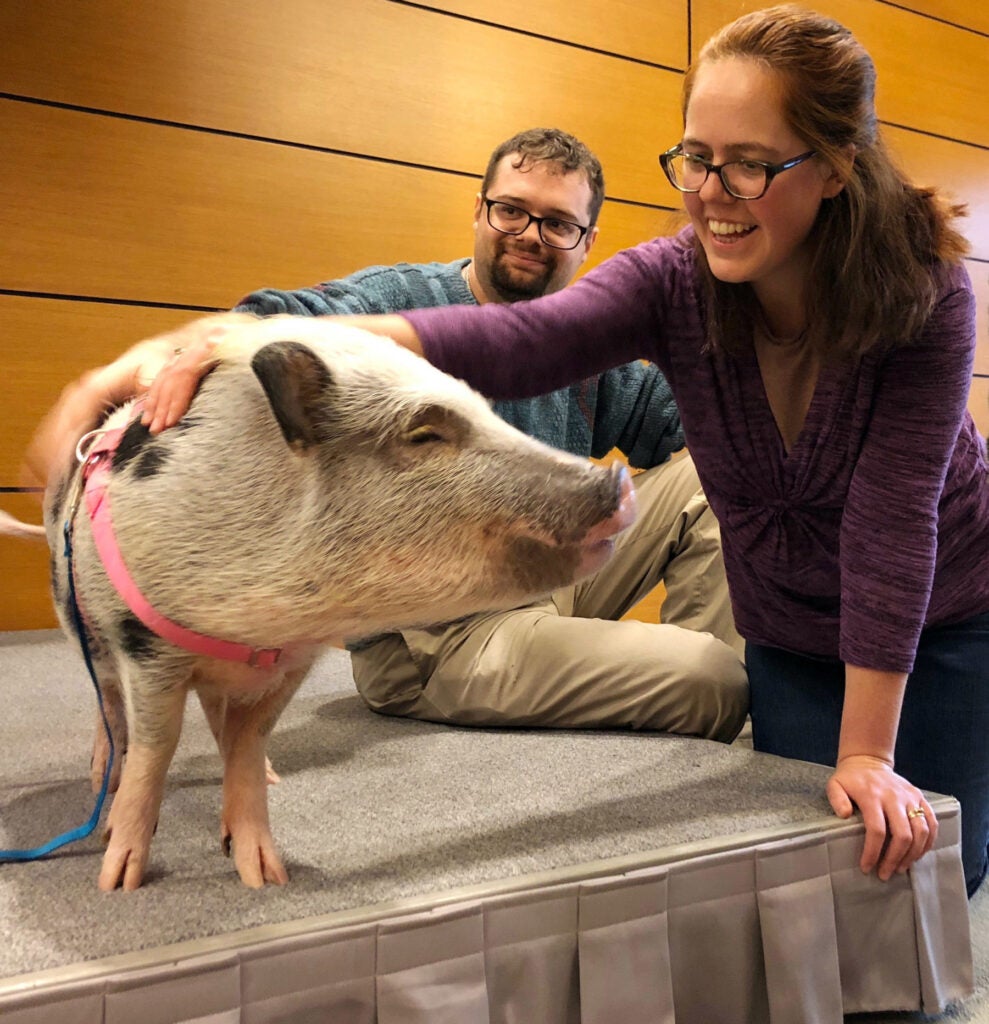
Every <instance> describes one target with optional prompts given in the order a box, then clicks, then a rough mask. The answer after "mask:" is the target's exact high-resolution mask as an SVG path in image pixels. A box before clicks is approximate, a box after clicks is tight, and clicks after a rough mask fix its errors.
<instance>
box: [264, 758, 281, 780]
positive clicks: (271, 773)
mask: <svg viewBox="0 0 989 1024" xmlns="http://www.w3.org/2000/svg"><path fill="white" fill-rule="evenodd" d="M264 778H265V781H266V782H267V783H268V785H269V786H277V785H278V783H279V782H281V781H282V777H281V776H280V775H279V774H278V772H276V771H275V769H274V768H272V767H271V758H269V757H266V758H265V759H264Z"/></svg>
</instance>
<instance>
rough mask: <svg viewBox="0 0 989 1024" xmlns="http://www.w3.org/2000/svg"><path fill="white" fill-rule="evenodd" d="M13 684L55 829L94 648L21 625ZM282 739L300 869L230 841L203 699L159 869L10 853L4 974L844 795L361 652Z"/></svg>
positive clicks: (82, 726)
mask: <svg viewBox="0 0 989 1024" xmlns="http://www.w3.org/2000/svg"><path fill="white" fill-rule="evenodd" d="M0 700H2V701H3V707H4V709H5V710H4V715H3V725H2V727H0V735H2V740H3V742H2V744H0V779H2V784H0V848H4V847H23V846H33V845H35V844H37V843H40V842H43V841H45V840H47V839H48V838H50V837H51V836H53V835H54V834H56V833H58V832H61V831H63V830H65V829H66V828H69V827H72V826H75V825H77V824H79V823H81V822H82V821H84V820H86V819H87V818H88V816H89V813H90V811H91V809H92V796H91V794H90V792H89V786H88V778H87V776H88V760H89V752H90V745H91V742H92V730H93V723H94V718H95V699H94V697H93V694H92V689H91V684H90V682H89V680H88V677H87V676H86V674H85V670H84V668H83V666H82V662H81V659H80V658H79V657H78V655H76V654H75V652H74V651H72V650H71V649H70V648H69V647H68V645H67V643H66V642H65V641H64V640H63V639H62V638H61V635H60V634H58V633H54V632H40V633H20V634H0ZM270 753H271V757H272V760H273V762H274V764H275V767H276V768H277V769H278V771H279V772H280V774H281V776H282V782H281V784H280V785H278V786H276V787H274V788H273V789H272V790H271V791H270V801H271V815H272V827H273V831H274V834H275V838H276V841H277V842H278V845H279V848H280V850H281V851H282V855H283V858H284V860H285V863H286V867H287V868H288V870H289V873H290V875H291V881H290V883H289V884H288V885H287V886H285V887H283V888H278V887H268V888H266V889H265V890H263V891H260V892H254V891H250V890H247V889H245V888H243V887H242V886H241V884H240V883H239V881H238V879H237V876H236V873H235V872H234V869H233V866H232V862H230V861H228V860H226V859H225V858H224V857H223V856H222V855H221V853H220V850H219V843H218V828H219V825H218V818H219V801H220V790H219V782H220V778H219V768H220V764H219V758H218V756H217V754H216V752H215V747H214V745H213V740H212V737H211V736H210V735H209V732H208V730H207V728H206V726H205V722H204V721H203V717H202V714H201V712H200V711H199V708H198V704H197V703H196V702H195V701H194V700H193V701H191V702H190V704H189V708H188V712H187V717H186V728H185V732H184V734H183V737H182V741H181V743H180V747H179V751H178V753H177V755H176V758H175V762H174V763H173V766H172V770H171V773H170V776H169V784H168V789H167V792H166V797H165V801H164V804H163V807H162V813H161V818H160V823H159V829H158V834H157V836H156V838H155V841H154V844H153V847H152V857H151V864H150V869H149V873H148V877H147V879H146V884H145V886H144V887H143V888H142V889H140V890H139V891H138V892H136V893H130V894H124V893H120V892H117V893H112V894H101V893H99V892H98V891H97V889H96V876H97V873H98V870H99V863H100V857H101V846H100V842H99V840H98V839H97V838H96V836H95V834H94V836H92V837H90V838H88V839H85V840H82V841H80V842H78V843H76V844H74V845H72V846H69V847H67V848H64V849H63V850H62V851H59V852H58V853H56V854H55V855H53V856H52V857H50V858H48V859H46V860H42V861H37V862H32V863H23V864H18V863H8V864H2V865H0V937H2V940H3V941H2V943H0V980H2V979H4V978H10V977H13V976H16V975H20V974H25V973H28V972H33V971H38V970H43V969H48V968H54V967H61V966H64V965H70V964H76V963H79V962H82V961H89V960H93V959H97V958H102V957H106V956H112V955H116V954H119V953H123V952H127V951H130V950H141V949H148V948H152V947H156V946H160V945H163V944H168V943H173V942H179V941H184V940H187V939H190V938H199V937H205V936H215V935H222V934H224V933H226V932H230V931H236V930H239V929H244V928H249V927H253V926H256V925H264V924H274V923H279V922H285V921H292V920H297V919H301V918H308V917H313V916H318V915H323V914H328V913H331V912H334V911H340V910H348V909H354V908H359V907H367V906H370V905H374V904H379V903H383V902H388V901H393V900H400V899H406V898H413V897H418V896H422V895H425V894H430V893H442V892H444V891H447V890H450V889H453V888H457V887H460V886H466V885H473V884H477V883H483V882H493V881H498V880H502V879H506V878H512V877H515V876H518V875H523V874H528V873H530V872H537V871H544V870H550V869H556V868H561V867H567V866H571V865H577V864H582V863H586V862H590V861H597V860H600V859H603V858H610V857H617V856H625V855H630V854H636V853H642V852H644V851H650V850H656V849H659V848H664V847H670V846H677V845H680V844H687V843H704V842H706V841H710V840H711V839H712V837H729V838H730V837H742V836H745V835H746V834H748V833H753V832H758V831H760V830H763V829H767V828H771V827H775V826H791V825H794V824H796V825H798V826H799V825H800V824H802V823H807V826H808V827H812V826H813V824H814V823H815V822H817V823H819V822H820V820H821V818H822V816H827V815H828V813H829V812H828V808H827V803H826V801H825V798H824V795H823V783H824V779H825V778H826V775H827V772H826V770H825V769H823V768H820V767H818V766H814V765H808V764H804V763H802V762H793V761H784V760H782V759H779V758H770V757H766V756H764V755H757V754H755V753H753V752H752V751H751V750H750V749H747V747H746V745H745V742H744V740H743V741H742V742H739V743H736V744H734V745H733V746H731V747H725V746H722V745H719V744H713V743H708V742H706V741H703V740H687V739H682V738H673V737H666V736H656V735H638V734H631V733H618V732H587V733H582V732H569V731H554V732H538V731H523V730H518V731H515V730H475V729H456V728H450V727H446V726H435V725H431V724H426V723H417V722H411V721H404V720H401V719H390V718H385V717H381V716H377V715H374V714H372V713H371V712H369V711H368V710H367V709H366V708H365V707H364V705H363V704H362V703H361V701H360V699H359V698H358V697H357V695H356V693H355V692H354V689H353V684H352V682H351V681H350V674H349V667H348V661H347V656H346V655H345V654H344V653H343V652H340V651H329V652H327V654H326V655H325V656H324V657H323V658H322V659H321V660H320V661H319V663H318V664H317V666H316V668H315V669H314V671H313V673H312V674H311V676H310V677H309V679H307V681H306V683H305V684H304V685H303V687H302V689H301V690H300V691H299V693H298V694H297V696H296V698H295V699H294V701H293V702H292V704H291V705H290V706H289V708H288V710H287V711H286V713H285V714H284V716H283V717H282V720H281V722H280V724H279V727H278V729H277V730H276V733H275V736H274V737H273V739H272V742H271V746H270ZM971 909H972V914H973V934H974V938H975V955H976V971H977V984H978V991H977V994H976V996H975V997H974V998H973V999H972V1000H970V1001H969V1002H968V1003H967V1004H966V1005H965V1006H963V1007H960V1008H958V1009H957V1010H954V1011H952V1012H950V1013H949V1014H948V1015H946V1016H945V1018H944V1019H951V1020H958V1021H987V1022H989V964H987V960H989V926H987V920H989V897H987V896H986V894H985V893H982V894H980V895H979V896H978V897H977V898H976V899H975V901H973V903H972V908H971ZM849 1019H850V1020H851V1019H853V1018H849ZM854 1019H861V1020H869V1021H874V1022H876V1024H879V1022H885V1021H887V1020H888V1021H901V1022H907V1021H920V1020H925V1019H928V1018H925V1017H923V1016H922V1015H919V1014H894V1015H889V1016H882V1015H878V1016H877V1015H871V1016H869V1017H864V1018H854Z"/></svg>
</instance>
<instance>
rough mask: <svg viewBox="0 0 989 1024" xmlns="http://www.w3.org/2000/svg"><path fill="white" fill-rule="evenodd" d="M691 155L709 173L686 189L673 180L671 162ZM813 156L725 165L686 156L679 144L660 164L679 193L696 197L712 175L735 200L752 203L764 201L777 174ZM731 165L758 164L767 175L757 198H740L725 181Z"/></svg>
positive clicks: (662, 156)
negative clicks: (697, 184)
mask: <svg viewBox="0 0 989 1024" xmlns="http://www.w3.org/2000/svg"><path fill="white" fill-rule="evenodd" d="M687 155H689V156H690V158H691V159H692V160H695V161H696V162H697V163H699V164H700V165H701V167H703V168H704V170H705V171H707V174H705V175H704V181H702V182H701V183H700V185H699V186H698V187H697V188H684V187H683V185H678V184H677V183H676V181H674V179H673V173H672V172H671V171H670V166H669V165H670V162H671V161H672V160H673V158H674V157H677V156H687ZM812 156H817V150H816V149H809V150H808V151H807V152H806V153H801V154H800V156H795V157H792V158H791V159H790V160H784V161H783V162H782V163H781V164H770V163H767V162H766V161H765V160H752V159H745V160H726V161H725V162H724V163H723V164H713V163H711V161H710V160H705V159H704V157H702V156H697V155H695V154H693V153H691V154H686V153H684V151H683V143H682V142H678V143H677V144H676V145H675V146H674V147H673V148H672V149H668V150H667V151H666V152H665V153H660V154H659V164H660V166H661V167H662V168H663V173H664V174H665V175H666V180H667V181H669V183H670V184H671V185H672V186H673V187H674V188H675V189H676V190H677V191H678V192H686V193H688V194H690V195H696V193H698V192H700V190H701V189H702V188H703V187H704V185H705V184H706V183H707V179H708V178H709V177H710V176H711V174H712V173H713V174H717V176H718V180H719V181H720V182H721V187H722V188H723V189H724V190H725V191H726V192H727V193H728V195H730V196H734V198H735V199H741V200H743V201H745V202H751V201H752V200H753V199H762V197H763V196H764V195H765V194H766V192H767V191H768V190H769V186H770V185H772V183H773V179H774V178H775V177H776V175H777V174H781V173H782V172H783V171H788V170H789V169H790V168H791V167H796V166H797V164H802V163H803V162H804V161H805V160H809V159H810V158H811V157H812ZM731 164H758V165H759V166H760V167H761V168H762V169H763V171H764V172H765V174H766V184H765V185H763V188H762V191H761V192H760V193H759V194H758V195H757V196H740V195H739V194H738V193H737V192H735V191H733V190H732V187H731V186H730V185H729V184H728V182H727V181H725V173H724V172H725V168H726V167H729V166H730V165H731Z"/></svg>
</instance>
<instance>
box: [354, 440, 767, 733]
mask: <svg viewBox="0 0 989 1024" xmlns="http://www.w3.org/2000/svg"><path fill="white" fill-rule="evenodd" d="M635 486H636V494H637V497H638V505H639V514H638V517H637V519H636V522H635V523H634V524H633V525H632V527H630V528H629V529H628V530H627V531H626V532H625V533H624V534H622V536H621V537H620V538H619V540H618V543H617V545H616V550H615V554H614V557H613V558H612V559H611V561H609V562H608V563H607V564H606V565H605V566H604V568H602V569H601V570H600V571H599V572H598V573H596V574H595V575H594V576H592V577H590V578H588V579H586V580H583V581H581V582H580V583H578V584H576V585H575V586H572V587H567V588H564V589H563V590H559V591H556V592H555V593H554V594H552V595H551V596H550V597H548V598H546V599H544V600H541V601H537V602H535V603H533V604H530V605H526V606H524V607H522V608H515V609H512V610H510V611H505V612H492V613H486V614H482V615H475V616H471V617H470V618H467V619H463V620H460V621H457V622H455V623H452V624H446V625H443V626H437V627H432V628H429V629H410V630H406V631H404V632H403V633H401V634H397V633H396V634H391V635H389V636H386V637H383V638H382V639H380V640H378V641H376V642H375V643H374V644H373V645H372V646H370V647H368V648H366V649H364V650H362V651H355V652H354V653H353V655H352V666H353V673H354V681H355V682H356V684H357V689H358V690H359V692H360V694H361V696H362V697H363V698H364V700H365V701H366V702H367V704H368V705H369V706H370V707H371V708H372V709H373V710H375V711H379V712H382V713H384V714H389V715H402V716H407V717H409V718H419V719H426V720H428V721H431V722H447V723H455V724H457V725H477V726H543V727H558V728H621V727H631V728H634V729H654V730H660V731H664V732H674V733H680V734H683V735H690V736H704V737H707V738H710V739H717V740H722V741H724V742H730V741H731V740H732V739H734V738H735V736H736V735H737V734H738V732H739V730H740V729H741V727H742V725H743V723H744V721H745V716H746V713H747V711H748V681H747V678H746V674H745V668H744V666H743V664H742V661H741V659H740V655H741V652H742V641H741V639H740V637H739V636H738V634H737V633H736V632H735V626H734V622H733V620H732V615H731V607H730V604H729V599H728V587H727V583H726V580H725V570H724V564H723V562H722V558H721V539H720V534H719V531H718V525H717V522H716V520H715V518H714V515H713V513H712V512H711V510H710V508H709V506H708V503H707V499H706V498H705V497H704V494H703V493H702V491H701V489H700V482H699V480H698V479H697V473H696V471H695V470H694V465H693V462H692V461H691V460H690V458H689V457H686V456H685V457H682V458H679V459H676V460H674V461H672V462H667V463H665V464H664V465H662V466H657V467H655V468H654V469H650V470H648V471H646V472H645V473H641V474H639V475H638V476H637V477H635ZM661 581H662V582H663V583H664V584H665V587H666V592H667V596H666V599H665V601H664V603H663V607H662V618H663V623H662V624H659V623H644V622H636V621H624V622H618V621H615V620H617V619H619V618H620V617H621V616H622V615H624V614H625V612H627V611H628V610H629V609H630V608H631V607H632V606H633V605H635V604H636V603H637V602H638V601H639V600H641V599H642V598H643V597H645V596H646V595H647V594H648V593H649V592H650V591H651V590H652V589H653V588H654V587H655V586H656V585H657V584H658V583H659V582H661Z"/></svg>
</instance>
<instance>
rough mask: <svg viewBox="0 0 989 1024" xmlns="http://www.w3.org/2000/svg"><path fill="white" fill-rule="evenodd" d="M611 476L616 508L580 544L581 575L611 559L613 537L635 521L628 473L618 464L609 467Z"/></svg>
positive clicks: (594, 526) (593, 570)
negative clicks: (613, 484)
mask: <svg viewBox="0 0 989 1024" xmlns="http://www.w3.org/2000/svg"><path fill="white" fill-rule="evenodd" d="M610 472H611V476H612V479H613V480H614V482H615V487H616V490H617V501H618V505H617V508H616V509H615V511H614V512H612V513H611V514H610V515H608V516H606V517H605V518H604V519H602V520H600V522H597V523H595V524H594V525H593V526H592V527H591V528H590V529H589V530H588V531H587V533H586V535H585V536H584V539H583V540H582V542H581V545H580V568H579V570H578V572H579V574H580V575H581V576H589V575H591V574H592V573H595V572H597V570H598V569H600V568H601V566H603V565H604V564H605V562H607V561H608V559H609V558H611V555H612V553H613V552H614V550H615V537H616V536H617V535H618V534H619V533H621V532H622V530H625V529H627V528H628V527H629V526H631V525H632V523H633V522H634V521H635V512H636V502H635V488H634V487H633V486H632V478H631V476H630V475H629V472H628V470H627V469H626V468H625V467H624V466H622V465H619V464H616V465H614V466H612V467H611V470H610Z"/></svg>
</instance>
